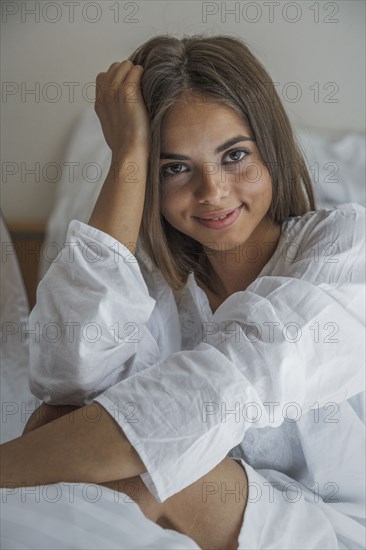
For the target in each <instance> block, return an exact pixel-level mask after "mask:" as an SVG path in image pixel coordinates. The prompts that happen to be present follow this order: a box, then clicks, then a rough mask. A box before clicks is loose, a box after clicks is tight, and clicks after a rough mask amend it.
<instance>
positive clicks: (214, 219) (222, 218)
mask: <svg viewBox="0 0 366 550" xmlns="http://www.w3.org/2000/svg"><path fill="white" fill-rule="evenodd" d="M227 216H228V214H225V216H221V218H210V221H211V220H213V221H218V220H224V219H225V218H227Z"/></svg>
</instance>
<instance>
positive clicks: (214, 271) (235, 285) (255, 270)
mask: <svg viewBox="0 0 366 550" xmlns="http://www.w3.org/2000/svg"><path fill="white" fill-rule="evenodd" d="M253 237H254V235H253V236H251V238H250V243H251V245H252V244H254V245H255V246H254V247H253V250H254V252H255V251H257V252H258V251H259V250H260V254H258V256H259V257H258V259H256V260H254V258H253V259H251V258H250V256H249V252H248V250H247V251H245V247H246V243H243V244H242V245H240V246H239V249H238V245H237V247H236V248H235V249H233V250H232V251H229V250H227V251H226V253H225V255H224V256H223V255H222V254H221V252H218V253H212V251H210V253H209V254H207V262H206V269H207V276H208V280H209V284H210V287H211V288H212V290H213V293H214V295H216V297H217V298H218V299H223V300H225V299H226V298H228V297H229V296H231V294H233V293H234V292H238V291H240V290H245V289H246V288H247V287H248V286H249V285H250V284H251V283H252V282H253V281H255V279H256V278H257V277H258V275H259V274H260V272H261V271H262V269H263V267H264V266H265V265H266V264H267V263H268V262H269V260H270V259H271V257H272V256H273V254H274V252H275V250H276V248H277V246H278V243H279V240H280V237H281V225H280V224H271V225H270V226H269V227H268V228H267V229H266V230H265V231H264V232H262V235H261V236H260V235H258V236H257V238H253Z"/></svg>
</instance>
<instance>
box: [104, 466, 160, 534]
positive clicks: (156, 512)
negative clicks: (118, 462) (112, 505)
mask: <svg viewBox="0 0 366 550" xmlns="http://www.w3.org/2000/svg"><path fill="white" fill-rule="evenodd" d="M100 485H103V486H104V487H108V488H109V489H112V490H113V491H118V492H119V493H124V494H125V495H126V497H124V499H123V500H124V502H131V500H132V501H134V502H135V503H136V504H138V506H139V507H140V509H141V511H142V513H143V514H144V515H145V516H146V517H147V518H148V519H150V520H151V521H153V522H154V523H157V524H158V525H160V523H159V522H160V520H161V517H162V514H163V503H161V502H158V501H157V500H156V499H155V497H154V496H153V495H152V493H151V492H150V491H149V490H148V488H147V487H146V485H145V484H144V482H143V481H142V479H141V477H140V476H135V477H130V478H127V479H119V480H116V481H109V482H105V483H100Z"/></svg>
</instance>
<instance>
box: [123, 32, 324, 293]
mask: <svg viewBox="0 0 366 550" xmlns="http://www.w3.org/2000/svg"><path fill="white" fill-rule="evenodd" d="M129 59H130V60H131V61H132V62H133V63H134V64H138V65H142V66H143V67H144V72H143V75H142V79H141V91H142V95H143V98H144V101H145V103H146V107H147V111H148V114H149V117H150V124H151V151H150V157H149V167H148V177H147V185H146V195H145V203H144V209H143V214H142V222H141V229H140V233H139V240H140V241H141V244H142V246H143V248H144V250H145V251H146V252H147V253H148V255H149V256H150V258H151V260H152V261H153V263H154V264H155V265H156V266H157V267H158V268H159V269H160V271H161V273H162V275H163V277H164V278H165V280H166V281H167V283H168V284H169V286H170V287H171V288H173V289H175V290H181V289H182V288H183V287H184V286H185V284H186V282H187V278H188V275H189V274H190V273H191V272H192V271H193V272H194V273H195V275H196V276H197V277H198V278H199V279H200V280H201V281H202V282H203V283H204V284H206V285H207V286H208V287H210V285H209V281H208V280H207V276H206V271H205V269H204V268H203V263H204V262H203V261H202V259H203V257H204V255H205V254H204V252H203V246H202V244H201V243H199V242H198V241H196V240H194V239H192V238H191V237H189V236H187V235H184V234H183V233H181V232H180V231H178V230H177V229H175V228H174V227H172V226H171V225H170V224H169V223H168V222H167V221H166V220H165V218H163V216H162V215H161V212H160V192H159V183H160V165H159V158H160V131H161V123H162V119H163V116H164V114H165V113H166V112H167V110H168V109H169V107H171V106H172V105H174V103H175V101H176V100H177V99H178V98H179V97H181V96H182V95H183V94H184V93H185V92H190V93H195V94H199V95H200V96H201V97H202V99H204V100H208V101H209V100H212V101H216V102H223V103H225V104H226V105H229V106H230V107H232V108H234V109H235V110H236V111H237V112H238V113H239V115H241V116H242V118H243V120H245V121H246V122H247V123H249V125H250V127H251V129H252V132H253V135H254V138H255V141H256V144H257V146H258V149H259V152H260V155H261V157H262V161H263V163H264V164H265V165H266V166H267V169H268V170H269V172H270V175H271V178H272V202H271V205H270V208H269V211H268V213H267V217H268V219H269V220H270V221H272V222H275V223H279V224H281V223H282V222H283V221H284V220H285V219H287V218H288V217H290V216H299V215H303V214H304V213H305V212H307V211H309V210H315V209H316V205H315V197H314V192H313V189H312V184H311V179H310V176H309V172H308V170H307V167H306V164H305V161H304V157H303V154H302V152H301V149H300V147H299V145H298V143H297V142H296V139H295V136H294V134H293V130H292V127H291V124H290V121H289V119H288V117H287V114H286V112H285V110H284V107H283V105H282V103H281V101H280V99H279V97H278V95H277V92H276V90H275V87H274V85H273V82H272V79H271V77H270V76H269V74H268V73H267V71H266V70H265V69H264V67H263V66H262V64H261V63H260V62H259V61H258V60H257V59H256V58H255V57H254V55H253V54H252V53H251V52H250V50H249V48H248V47H247V46H246V45H245V43H244V42H242V41H241V40H239V39H238V38H234V37H232V36H226V35H216V36H205V35H203V34H196V35H193V36H184V37H183V38H181V39H180V38H176V37H174V36H171V35H169V34H166V35H160V36H156V37H153V38H151V39H149V40H147V41H146V42H144V43H143V44H142V45H141V46H140V47H138V48H137V50H135V52H134V53H133V54H131V55H130V57H129Z"/></svg>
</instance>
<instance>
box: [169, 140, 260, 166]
mask: <svg viewBox="0 0 366 550" xmlns="http://www.w3.org/2000/svg"><path fill="white" fill-rule="evenodd" d="M239 141H255V140H254V138H252V137H249V136H235V137H232V138H230V139H228V140H227V141H225V143H223V144H222V145H219V146H218V147H217V148H216V149H215V151H214V153H215V154H216V155H217V154H218V153H221V152H222V151H225V149H227V148H228V147H231V145H235V143H238V142H239ZM160 158H161V159H175V160H190V157H187V156H186V155H178V154H177V153H161V154H160Z"/></svg>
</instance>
